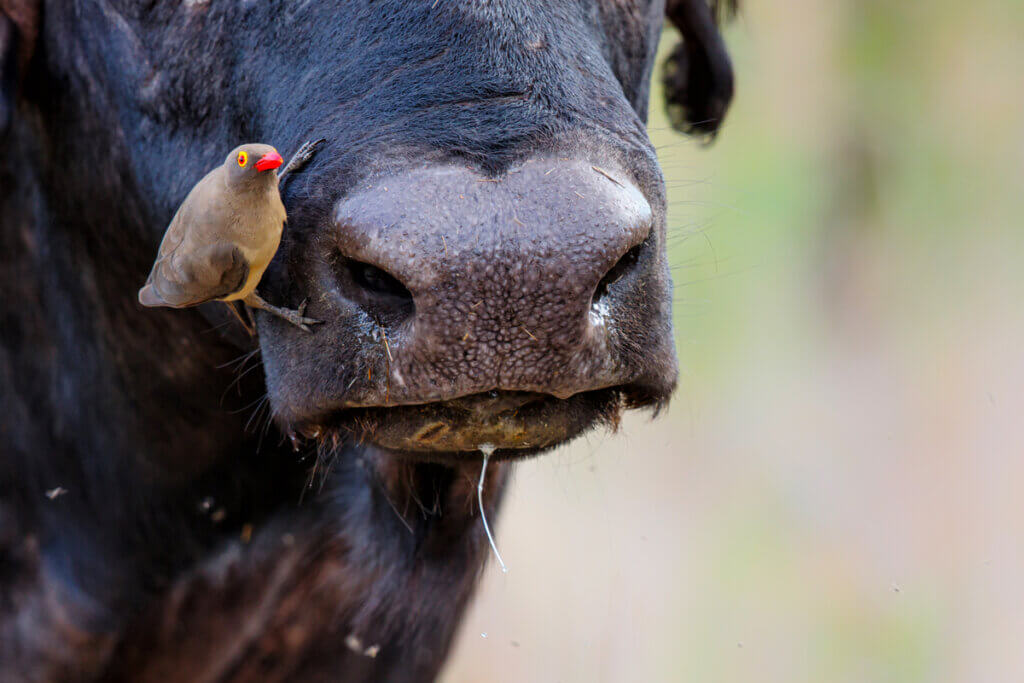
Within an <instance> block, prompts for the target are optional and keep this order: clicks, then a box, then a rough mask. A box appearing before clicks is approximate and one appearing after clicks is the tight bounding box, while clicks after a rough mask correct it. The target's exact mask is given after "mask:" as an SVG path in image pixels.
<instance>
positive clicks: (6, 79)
mask: <svg viewBox="0 0 1024 683" xmlns="http://www.w3.org/2000/svg"><path fill="white" fill-rule="evenodd" d="M38 32H39V2H38V0H0V136H2V135H4V134H5V133H6V132H7V129H8V128H9V127H10V125H11V120H12V119H13V118H14V109H15V107H16V106H17V96H18V87H19V86H20V84H21V76H22V73H23V72H24V69H25V67H26V66H27V65H28V60H29V57H31V55H32V49H33V47H34V46H35V42H36V35H37V34H38Z"/></svg>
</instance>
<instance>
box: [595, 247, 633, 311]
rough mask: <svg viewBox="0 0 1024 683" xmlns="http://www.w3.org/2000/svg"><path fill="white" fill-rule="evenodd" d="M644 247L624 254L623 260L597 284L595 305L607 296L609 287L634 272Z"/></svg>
mask: <svg viewBox="0 0 1024 683" xmlns="http://www.w3.org/2000/svg"><path fill="white" fill-rule="evenodd" d="M643 246H644V245H643V244H638V245H636V246H635V247H633V248H632V249H630V250H629V251H627V252H626V253H625V254H623V255H622V258H620V259H619V260H618V261H617V262H616V264H615V265H614V266H612V269H611V270H609V271H608V273H607V274H606V275H605V276H604V277H603V278H601V281H600V282H598V283H597V289H595V290H594V298H593V303H595V304H596V303H597V302H598V301H600V300H601V299H602V298H604V297H605V296H607V294H608V288H609V287H611V286H612V285H614V284H615V283H616V282H618V281H619V280H621V279H622V278H624V277H626V276H627V275H629V274H630V272H632V271H633V269H634V268H635V267H636V264H637V262H638V261H639V260H640V254H641V252H642V251H643Z"/></svg>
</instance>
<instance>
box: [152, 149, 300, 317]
mask: <svg viewBox="0 0 1024 683" xmlns="http://www.w3.org/2000/svg"><path fill="white" fill-rule="evenodd" d="M242 153H245V155H246V156H245V159H246V164H245V165H244V166H243V165H242V164H241V163H240V160H241V158H242V157H240V154H242ZM269 153H273V154H275V155H276V154H277V151H276V150H275V149H274V148H273V147H271V146H270V145H260V144H249V145H242V146H240V147H238V148H236V149H234V150H232V152H231V154H229V155H228V157H227V159H225V161H224V163H223V164H222V165H220V166H218V167H217V168H215V169H213V170H212V171H210V172H209V173H207V174H206V176H205V177H203V179H202V180H200V181H199V182H198V183H196V185H195V187H193V188H192V190H191V191H190V192H189V193H188V196H187V197H185V201H184V202H182V204H181V206H180V207H179V208H178V211H177V213H175V214H174V218H173V219H171V224H170V225H169V226H168V228H167V232H166V233H165V234H164V238H163V241H162V242H161V243H160V249H159V252H158V253H157V258H156V262H155V263H154V264H153V269H152V271H151V272H150V274H149V278H148V279H147V280H146V284H145V285H144V286H143V287H142V289H141V290H139V302H140V303H142V304H143V305H144V306H170V307H172V308H183V307H186V306H195V305H196V304H201V303H203V302H204V301H211V300H214V299H217V300H221V301H234V300H236V299H245V298H246V297H247V296H249V295H250V294H252V293H253V292H254V291H255V289H256V285H257V284H259V281H260V278H261V277H262V276H263V271H264V270H265V269H266V267H267V266H268V265H269V264H270V261H271V259H272V258H273V257H274V254H275V253H276V252H277V248H278V246H279V245H280V243H281V231H282V229H283V226H284V222H285V219H286V214H285V210H284V205H283V204H282V203H281V196H280V193H279V191H278V179H277V175H276V174H275V173H274V172H273V171H257V170H255V168H253V166H254V165H255V163H256V161H257V160H258V159H260V158H262V157H264V156H265V155H267V154H269Z"/></svg>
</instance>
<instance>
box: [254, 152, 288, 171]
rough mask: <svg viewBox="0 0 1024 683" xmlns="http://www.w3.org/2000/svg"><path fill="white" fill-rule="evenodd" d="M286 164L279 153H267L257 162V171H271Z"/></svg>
mask: <svg viewBox="0 0 1024 683" xmlns="http://www.w3.org/2000/svg"><path fill="white" fill-rule="evenodd" d="M283 163H284V159H282V158H281V155H280V154H278V153H277V152H267V153H266V154H264V155H263V156H261V157H260V160H259V161H257V162H256V170H257V171H269V170H270V169H272V168H277V167H278V166H280V165H281V164H283Z"/></svg>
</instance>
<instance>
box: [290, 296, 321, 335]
mask: <svg viewBox="0 0 1024 683" xmlns="http://www.w3.org/2000/svg"><path fill="white" fill-rule="evenodd" d="M307 303H309V299H303V301H302V303H301V304H299V307H298V308H297V309H295V310H294V311H288V312H289V313H291V314H292V315H291V316H289V318H288V322H290V323H292V324H293V325H295V326H296V327H299V328H301V329H303V330H305V331H306V332H312V331H313V330H311V329H310V328H309V326H310V325H319V324H320V323H322V322H323V320H317V319H315V318H307V317H306V316H305V313H306V304H307Z"/></svg>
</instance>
